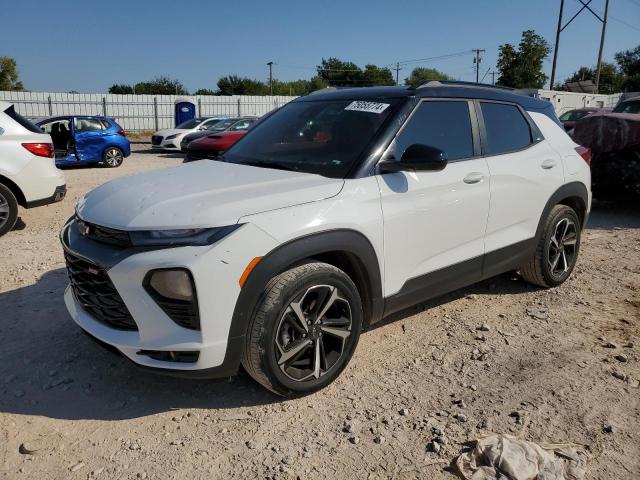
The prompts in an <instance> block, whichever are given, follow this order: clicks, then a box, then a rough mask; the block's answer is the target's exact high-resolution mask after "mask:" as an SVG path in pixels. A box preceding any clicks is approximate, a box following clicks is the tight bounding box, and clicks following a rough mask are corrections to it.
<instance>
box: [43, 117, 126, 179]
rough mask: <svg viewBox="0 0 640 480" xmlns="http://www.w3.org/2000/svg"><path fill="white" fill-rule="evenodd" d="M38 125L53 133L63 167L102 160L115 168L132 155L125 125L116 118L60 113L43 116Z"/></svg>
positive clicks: (56, 150) (101, 161)
mask: <svg viewBox="0 0 640 480" xmlns="http://www.w3.org/2000/svg"><path fill="white" fill-rule="evenodd" d="M37 125H38V126H39V127H40V128H41V129H42V131H44V132H45V133H48V134H49V135H51V140H52V141H53V147H54V149H55V158H56V165H57V166H59V167H63V166H72V165H82V164H92V163H93V164H97V163H102V164H104V165H105V166H106V167H109V168H114V167H119V166H120V165H122V162H123V160H124V159H125V158H126V157H128V156H129V155H131V145H130V144H129V139H128V138H127V136H126V133H125V131H124V129H123V128H122V127H121V126H120V125H118V124H117V123H116V121H115V120H113V119H112V118H107V117H100V116H82V115H74V116H60V117H51V118H47V119H45V120H40V121H39V122H38V123H37Z"/></svg>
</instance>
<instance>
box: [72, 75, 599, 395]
mask: <svg viewBox="0 0 640 480" xmlns="http://www.w3.org/2000/svg"><path fill="white" fill-rule="evenodd" d="M205 138H206V137H205ZM196 141H200V140H196ZM588 161H589V151H588V149H585V148H583V147H580V146H579V145H577V144H576V143H574V142H573V140H572V139H571V138H570V137H569V136H568V135H567V134H566V133H565V131H564V129H563V128H562V127H561V126H560V124H559V122H558V119H557V117H556V115H555V112H554V110H553V105H552V104H550V103H549V102H546V101H543V100H540V99H536V98H532V97H528V96H526V95H523V94H519V93H518V92H517V91H512V90H510V89H504V88H497V87H491V86H486V85H479V84H465V83H461V82H429V83H427V84H425V85H421V86H420V87H404V86H402V87H401V86H394V87H371V88H348V89H328V90H325V91H322V92H318V93H317V94H311V95H306V96H303V97H299V98H297V99H295V100H293V101H291V102H289V103H287V104H286V105H284V106H283V107H282V108H280V109H279V110H277V111H275V112H274V113H273V114H271V115H269V116H268V117H267V118H265V119H263V120H262V121H260V122H258V123H257V124H256V125H255V126H254V127H253V128H251V129H250V130H249V131H248V132H247V133H246V134H245V135H244V136H243V137H242V138H241V139H240V140H238V141H237V142H236V143H235V144H234V145H233V146H231V147H230V148H229V149H228V150H227V151H226V152H225V153H224V154H223V155H222V156H218V157H217V158H216V159H215V160H212V161H200V162H193V163H189V164H186V165H180V166H177V167H174V168H166V169H160V170H155V171H153V172H148V173H144V174H141V175H135V176H130V177H125V178H120V179H115V180H112V181H110V182H108V183H106V184H104V185H102V186H100V187H98V188H96V189H95V190H94V191H92V192H89V193H87V194H86V195H85V196H84V197H83V198H81V199H80V200H79V202H78V204H77V206H76V213H75V216H74V217H73V218H71V219H69V221H68V222H67V223H66V224H65V225H64V227H63V229H62V232H61V241H62V245H63V249H64V252H65V258H66V262H67V268H68V271H69V277H70V285H69V287H68V288H67V290H66V292H65V302H66V306H67V309H68V311H69V312H70V315H71V317H72V318H73V320H74V321H75V323H76V324H78V325H79V327H80V328H82V329H83V330H84V331H86V332H87V333H89V334H90V335H91V336H93V337H94V338H95V339H97V340H98V341H99V342H102V343H104V344H107V345H108V346H111V347H114V348H115V350H117V351H118V352H120V353H121V354H122V355H124V356H125V357H126V358H128V359H129V360H131V361H132V362H134V363H136V364H138V365H141V366H144V367H147V368H149V369H153V370H155V371H159V372H162V373H165V374H169V375H174V376H180V375H183V376H191V377H198V378H214V377H225V376H229V375H233V374H235V373H236V372H237V371H238V369H239V367H240V365H242V366H243V367H244V369H245V370H246V371H247V372H248V373H249V375H251V376H252V377H253V378H254V379H255V380H256V381H257V382H259V383H260V384H262V385H263V386H265V387H266V388H268V389H270V390H272V391H273V392H276V393H278V394H280V395H284V396H288V397H292V396H300V395H305V394H309V393H311V392H314V391H316V390H318V389H320V388H323V387H325V386H326V385H328V384H329V383H331V382H332V381H333V380H335V379H336V378H337V377H338V375H340V373H341V372H342V371H343V370H344V368H345V367H347V364H348V362H349V360H350V358H351V356H352V355H353V353H354V351H355V349H356V346H357V344H358V339H359V336H360V333H361V332H362V330H363V327H366V326H367V325H370V324H373V323H375V322H378V321H380V320H381V319H383V318H384V317H385V316H388V315H391V314H393V313H394V312H398V311H400V310H403V309H405V308H408V307H410V306H411V305H415V304H417V303H420V302H423V301H425V300H427V299H429V298H433V297H435V296H438V295H442V294H444V293H447V292H450V291H453V290H456V289H458V288H461V287H463V286H465V285H470V284H472V283H475V282H478V281H480V280H482V279H485V278H489V277H492V276H495V275H498V274H500V273H503V272H508V271H511V270H517V271H519V272H520V275H521V277H522V278H523V279H524V280H525V281H527V282H529V283H531V284H534V285H537V286H539V287H542V288H552V287H557V286H559V285H561V284H562V283H563V282H564V281H566V280H567V278H569V276H570V275H571V272H572V270H573V268H574V266H575V265H576V262H577V260H578V253H579V248H580V236H581V232H582V229H583V227H584V225H585V222H586V219H587V216H588V213H589V209H590V206H591V192H590V171H589V165H588ZM132 207H133V208H132ZM433 321H437V319H436V318H434V319H433ZM408 341H409V340H408Z"/></svg>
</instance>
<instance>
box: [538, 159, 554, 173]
mask: <svg viewBox="0 0 640 480" xmlns="http://www.w3.org/2000/svg"><path fill="white" fill-rule="evenodd" d="M557 164H558V162H557V161H556V160H554V159H553V158H547V159H546V160H545V161H544V162H542V163H541V164H540V166H541V167H542V168H544V169H545V170H549V169H550V168H553V167H555V166H556V165H557Z"/></svg>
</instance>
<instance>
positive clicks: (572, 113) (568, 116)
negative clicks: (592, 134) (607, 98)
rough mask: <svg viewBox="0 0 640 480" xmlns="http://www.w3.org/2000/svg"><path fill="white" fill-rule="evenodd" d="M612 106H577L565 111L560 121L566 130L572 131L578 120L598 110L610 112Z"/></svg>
mask: <svg viewBox="0 0 640 480" xmlns="http://www.w3.org/2000/svg"><path fill="white" fill-rule="evenodd" d="M610 111H611V109H610V108H596V107H584V108H576V109H575V110H569V111H568V112H564V113H563V114H562V115H560V122H562V126H563V127H564V129H565V131H567V132H570V131H571V130H573V128H574V127H575V126H576V122H577V121H578V120H580V119H581V118H584V117H586V116H587V115H590V114H592V113H598V112H610Z"/></svg>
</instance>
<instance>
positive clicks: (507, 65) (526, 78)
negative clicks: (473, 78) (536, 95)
mask: <svg viewBox="0 0 640 480" xmlns="http://www.w3.org/2000/svg"><path fill="white" fill-rule="evenodd" d="M550 51H551V49H550V48H549V44H548V43H547V41H546V40H545V39H544V38H543V37H541V36H540V35H538V34H537V33H535V32H534V31H533V30H526V31H524V32H522V38H521V40H520V44H519V45H518V49H517V50H516V49H515V47H514V46H513V45H510V44H508V43H506V44H504V45H501V46H500V48H499V53H498V63H497V66H498V70H499V71H500V77H498V81H497V82H496V83H497V84H498V85H502V86H505V87H513V88H542V87H543V86H544V84H545V82H546V81H547V76H546V75H545V74H544V73H543V72H542V62H543V61H544V59H545V58H547V56H548V55H549V52H550Z"/></svg>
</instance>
